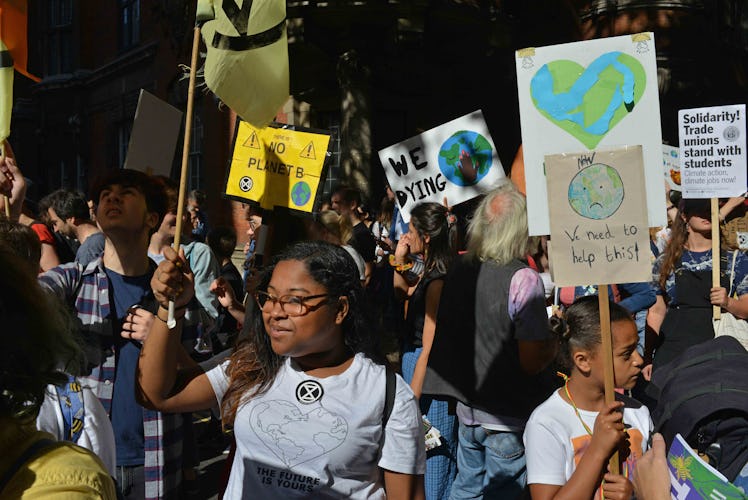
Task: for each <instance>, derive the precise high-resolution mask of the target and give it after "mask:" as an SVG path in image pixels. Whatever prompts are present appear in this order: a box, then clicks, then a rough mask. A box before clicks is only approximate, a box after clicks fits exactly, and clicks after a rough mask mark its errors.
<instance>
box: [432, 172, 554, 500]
mask: <svg viewBox="0 0 748 500" xmlns="http://www.w3.org/2000/svg"><path fill="white" fill-rule="evenodd" d="M468 238H469V240H468V253H467V254H466V255H464V256H463V257H462V258H460V259H459V260H458V261H456V262H455V263H454V264H453V265H452V267H451V268H450V270H449V273H448V274H447V276H446V279H445V282H444V288H443V290H442V295H441V300H440V305H439V312H438V315H437V320H436V333H435V335H434V344H433V347H432V349H431V356H430V357H429V365H428V371H427V374H426V379H425V381H424V384H423V393H424V394H435V395H442V396H449V397H452V398H454V399H455V400H457V417H458V419H459V422H460V428H459V444H458V450H457V469H458V473H457V477H456V479H455V481H454V483H453V484H452V491H451V496H450V498H452V499H460V498H486V499H487V498H492V499H493V498H496V499H511V498H517V497H519V496H520V495H521V494H522V492H523V490H524V487H525V482H526V467H525V456H524V445H523V443H522V432H523V430H524V425H525V422H526V420H527V419H528V418H529V416H530V413H531V412H532V410H533V409H534V408H535V406H537V405H538V404H539V403H541V402H542V401H543V400H544V399H545V398H546V397H547V396H548V394H549V393H550V392H551V391H552V390H553V387H554V386H553V385H552V384H553V381H552V378H551V377H550V376H549V374H548V373H547V372H545V371H544V370H545V368H546V367H547V366H548V364H549V363H550V362H551V360H552V359H553V357H554V355H555V342H554V339H553V338H552V337H551V332H550V330H549V328H548V318H547V315H546V309H545V295H544V292H543V283H542V280H541V279H540V276H539V275H538V273H537V272H535V271H534V270H532V269H530V268H529V267H528V266H527V263H526V262H525V259H526V257H527V255H529V254H530V253H531V251H532V249H533V248H535V247H536V246H537V245H536V244H535V245H534V244H533V243H536V241H534V240H535V238H530V237H529V236H528V229H527V210H526V203H525V198H524V196H523V195H522V194H521V193H519V192H518V191H517V190H516V189H515V188H514V187H513V185H512V184H511V183H508V182H507V183H506V184H504V185H502V186H501V187H499V188H497V189H495V190H494V191H492V192H490V193H488V194H487V195H486V197H485V198H484V199H483V201H482V202H481V204H480V205H479V206H478V208H477V209H476V211H475V215H474V217H473V219H472V220H471V222H470V226H469V228H468ZM465 311H473V314H465Z"/></svg>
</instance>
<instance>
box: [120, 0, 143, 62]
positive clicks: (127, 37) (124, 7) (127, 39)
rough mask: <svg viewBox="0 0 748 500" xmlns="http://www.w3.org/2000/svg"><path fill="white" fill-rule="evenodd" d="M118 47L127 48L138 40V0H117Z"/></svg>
mask: <svg viewBox="0 0 748 500" xmlns="http://www.w3.org/2000/svg"><path fill="white" fill-rule="evenodd" d="M119 9H120V13H119V21H120V23H119V29H120V37H119V41H120V43H119V47H120V50H127V49H129V48H131V47H133V46H135V45H137V43H138V42H139V41H140V0H119Z"/></svg>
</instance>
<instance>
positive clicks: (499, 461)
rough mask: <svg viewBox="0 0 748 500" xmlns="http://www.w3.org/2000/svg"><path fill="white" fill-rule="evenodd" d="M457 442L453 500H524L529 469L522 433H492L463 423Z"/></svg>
mask: <svg viewBox="0 0 748 500" xmlns="http://www.w3.org/2000/svg"><path fill="white" fill-rule="evenodd" d="M458 440H459V443H458V447H457V477H456V478H455V480H454V483H452V494H451V496H450V499H451V500H458V499H464V498H483V499H501V500H511V499H514V498H520V497H522V495H523V493H524V489H525V483H526V482H527V469H526V466H525V446H524V444H523V443H522V433H521V432H503V431H490V430H486V429H484V428H483V427H481V426H480V425H465V424H463V423H462V422H460V430H459V433H458Z"/></svg>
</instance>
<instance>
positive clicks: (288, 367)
mask: <svg viewBox="0 0 748 500" xmlns="http://www.w3.org/2000/svg"><path fill="white" fill-rule="evenodd" d="M227 366H228V361H227V362H224V363H223V364H221V365H219V366H217V367H215V368H213V369H212V370H210V371H209V372H207V376H208V380H209V381H210V384H211V385H212V386H213V391H214V392H215V394H216V398H217V400H218V402H219V404H220V402H221V399H222V398H223V395H224V394H225V392H226V389H227V387H228V378H227V377H226V373H225V369H226V367H227ZM385 380H386V375H385V368H384V366H381V365H378V364H376V363H374V362H372V361H371V360H370V359H368V358H366V357H365V356H363V355H362V354H357V355H356V356H355V358H354V360H353V362H352V364H351V366H350V367H348V369H347V370H346V371H345V372H343V373H341V374H339V375H334V376H330V377H326V378H316V377H311V376H309V375H307V374H306V373H304V372H303V371H302V370H300V369H299V368H298V367H296V366H295V364H294V363H293V362H292V361H291V359H290V358H287V359H286V360H285V362H284V364H283V366H282V367H281V369H280V371H279V372H278V375H277V376H276V378H275V381H274V382H273V384H272V386H271V387H270V389H269V390H268V391H267V392H265V393H264V394H262V395H260V396H258V397H256V398H252V399H250V400H249V401H247V402H246V403H245V404H244V405H243V406H241V407H240V409H239V411H238V412H237V415H236V419H235V421H234V436H235V438H236V456H235V457H234V462H233V464H232V467H231V476H230V477H229V482H228V486H227V489H226V494H225V498H232V499H235V498H247V499H249V498H252V499H277V498H375V499H381V498H385V491H384V483H383V478H382V471H381V470H380V468H381V469H387V470H389V471H393V472H398V473H402V474H423V473H424V472H425V469H426V465H425V464H426V447H425V444H424V436H423V426H422V423H421V415H420V411H419V409H418V404H417V402H416V399H415V396H414V395H413V392H412V391H411V390H410V387H409V386H408V385H407V384H406V383H405V381H404V380H403V379H402V378H401V377H400V376H399V375H398V376H397V377H396V380H397V385H396V391H395V402H394V406H393V408H392V413H391V415H390V418H389V420H388V422H387V427H386V429H385V430H384V433H383V432H382V417H383V414H384V404H385V383H386V382H385Z"/></svg>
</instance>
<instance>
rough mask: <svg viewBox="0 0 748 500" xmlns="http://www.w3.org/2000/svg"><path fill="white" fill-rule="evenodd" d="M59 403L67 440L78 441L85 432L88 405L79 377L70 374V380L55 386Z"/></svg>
mask: <svg viewBox="0 0 748 500" xmlns="http://www.w3.org/2000/svg"><path fill="white" fill-rule="evenodd" d="M55 390H56V391H57V403H58V404H59V405H60V411H61V412H62V422H63V435H64V436H65V441H71V442H73V443H77V442H78V439H79V438H80V437H81V434H82V433H83V422H84V418H85V416H86V407H85V404H84V403H83V389H82V388H81V384H80V382H79V381H78V379H77V378H76V377H74V376H72V375H68V380H67V381H66V382H65V383H64V384H62V385H57V386H55Z"/></svg>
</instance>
